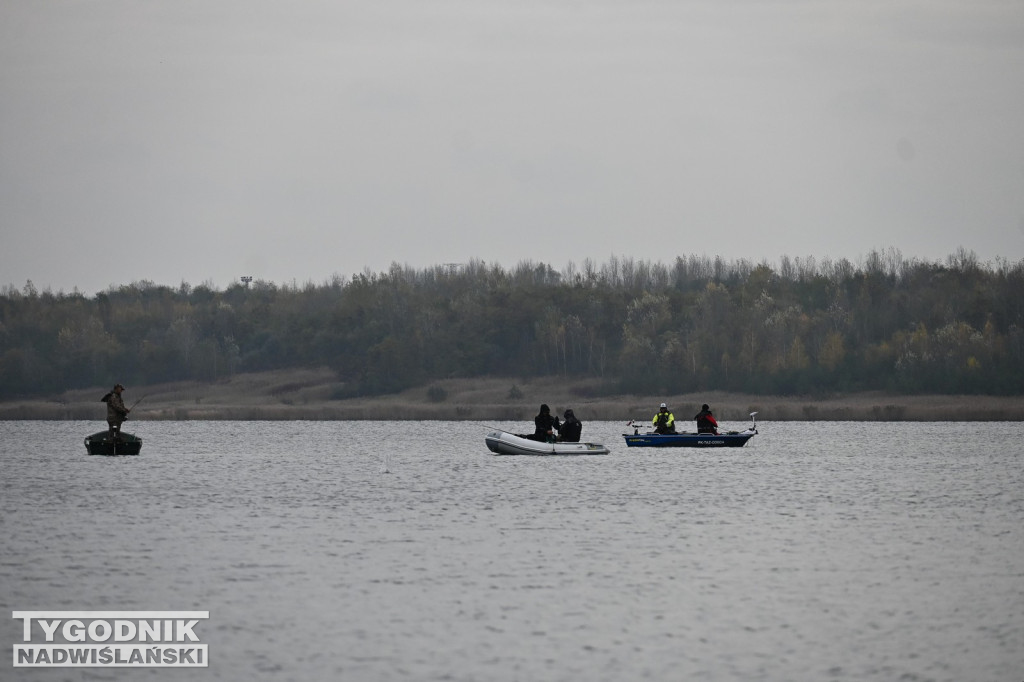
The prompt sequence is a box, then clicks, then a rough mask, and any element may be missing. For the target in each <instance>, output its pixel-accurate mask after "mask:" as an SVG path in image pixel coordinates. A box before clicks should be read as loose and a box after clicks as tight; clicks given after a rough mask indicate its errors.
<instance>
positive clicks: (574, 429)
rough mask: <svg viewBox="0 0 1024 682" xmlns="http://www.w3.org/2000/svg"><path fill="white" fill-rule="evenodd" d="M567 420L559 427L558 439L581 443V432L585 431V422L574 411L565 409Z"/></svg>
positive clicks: (564, 441)
mask: <svg viewBox="0 0 1024 682" xmlns="http://www.w3.org/2000/svg"><path fill="white" fill-rule="evenodd" d="M564 416H565V421H564V422H562V425H561V426H560V427H559V428H558V440H560V441H562V442H563V443H579V442H580V434H581V433H583V422H581V421H580V420H579V419H577V418H576V415H575V414H574V413H573V411H572V410H571V409H570V410H566V411H565V415H564Z"/></svg>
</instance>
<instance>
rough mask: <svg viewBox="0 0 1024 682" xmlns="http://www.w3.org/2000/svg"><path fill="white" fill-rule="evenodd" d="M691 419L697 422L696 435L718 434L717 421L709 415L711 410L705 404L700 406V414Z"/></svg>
mask: <svg viewBox="0 0 1024 682" xmlns="http://www.w3.org/2000/svg"><path fill="white" fill-rule="evenodd" d="M693 418H694V419H696V420H697V433H714V434H717V433H718V421H717V420H716V419H715V415H713V414H711V408H709V407H708V406H707V403H705V404H703V405H701V406H700V412H698V413H697V414H696V415H694V417H693Z"/></svg>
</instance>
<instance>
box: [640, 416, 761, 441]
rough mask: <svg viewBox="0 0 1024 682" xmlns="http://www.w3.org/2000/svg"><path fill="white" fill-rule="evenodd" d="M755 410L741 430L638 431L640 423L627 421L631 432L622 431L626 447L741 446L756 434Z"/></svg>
mask: <svg viewBox="0 0 1024 682" xmlns="http://www.w3.org/2000/svg"><path fill="white" fill-rule="evenodd" d="M756 415H757V412H751V413H750V421H751V425H750V427H748V428H747V429H744V430H743V431H720V432H719V433H687V432H685V431H683V432H680V433H655V432H653V431H648V432H647V433H640V425H639V424H638V423H637V422H635V421H631V422H629V426H632V427H633V433H631V434H630V433H624V434H622V437H623V438H625V439H626V447H630V448H722V447H725V448H741V447H743V446H744V445H746V444H747V441H748V440H750V439H751V438H753V437H754V436H756V435H757V421H756V420H755V419H754V417H755V416H756Z"/></svg>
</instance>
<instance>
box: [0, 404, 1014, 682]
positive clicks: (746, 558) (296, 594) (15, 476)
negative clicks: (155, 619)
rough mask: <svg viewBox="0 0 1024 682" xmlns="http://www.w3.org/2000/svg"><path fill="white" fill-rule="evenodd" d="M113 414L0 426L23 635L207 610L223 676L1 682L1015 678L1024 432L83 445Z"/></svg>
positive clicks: (160, 439)
mask: <svg viewBox="0 0 1024 682" xmlns="http://www.w3.org/2000/svg"><path fill="white" fill-rule="evenodd" d="M495 425H496V426H499V427H504V428H508V429H510V430H513V431H523V430H525V429H527V428H528V427H527V425H526V424H525V423H511V422H506V423H500V422H499V423H496V424H495ZM101 426H102V425H101V424H99V423H97V422H56V423H54V422H0V466H2V473H0V478H2V482H0V490H2V500H0V510H2V519H0V529H2V539H0V555H2V556H0V607H2V610H3V611H4V612H6V614H7V615H6V616H4V618H3V619H2V620H0V622H3V623H4V626H3V628H2V629H0V632H3V633H4V637H3V641H5V642H7V645H6V646H7V647H10V646H11V645H13V644H14V643H15V642H17V641H19V638H20V634H21V624H20V621H18V622H16V621H14V620H13V619H11V618H10V613H11V611H14V610H44V609H51V610H179V611H182V610H208V611H210V620H209V621H205V622H204V623H203V624H201V625H200V626H199V627H198V628H197V632H198V633H200V634H201V636H202V639H203V641H204V642H205V643H207V644H208V645H209V657H210V666H209V667H208V668H206V669H200V670H192V671H181V670H166V669H144V670H134V671H133V670H117V669H95V668H94V669H89V670H74V669H58V670H54V669H50V670H23V669H19V670H17V671H16V670H14V669H13V668H12V667H11V661H10V658H9V655H8V656H5V657H4V658H6V659H7V660H6V662H5V663H3V664H0V679H31V680H58V679H71V680H94V679H102V680H107V679H109V680H134V679H174V680H185V679H189V680H203V679H217V680H251V679H256V680H262V679H267V680H346V681H359V680H481V681H491V680H493V681H506V680H523V681H530V680H581V681H582V680H586V681H592V680H616V681H618V680H657V681H661V680H779V681H783V680H843V681H849V680H887V681H888V680H950V681H957V682H962V681H964V680H972V681H985V680H991V681H993V682H997V681H998V682H1007V681H1009V682H1019V681H1020V680H1022V679H1024V530H1022V529H1024V474H1022V457H1021V452H1022V445H1021V444H1022V437H1024V424H1020V423H986V424H975V423H971V424H948V423H941V424H861V423H822V422H816V423H772V422H767V423H763V424H761V434H760V435H759V436H757V437H755V438H754V439H753V440H752V441H751V442H750V443H749V444H748V445H747V446H746V447H744V448H742V449H731V448H730V449H719V450H686V449H676V450H654V449H638V448H629V449H627V448H626V447H625V446H624V444H623V442H622V437H621V434H622V432H623V428H622V425H621V424H618V423H587V424H586V427H585V430H584V440H592V441H599V442H604V443H606V444H608V445H610V446H611V450H612V452H611V454H609V455H605V456H589V457H508V456H495V455H492V454H490V453H489V452H488V451H487V449H486V447H485V445H484V436H485V435H486V433H487V432H488V430H489V429H488V425H484V424H476V423H467V422H408V423H403V424H401V425H400V426H399V427H398V428H397V429H395V428H394V427H393V426H391V425H388V424H384V423H379V422H140V423H135V424H133V425H132V430H133V431H134V432H135V433H136V434H137V435H139V436H140V437H142V438H143V439H144V446H143V449H142V454H141V455H140V456H139V457H120V458H114V457H89V456H87V455H86V454H85V448H84V446H83V445H82V438H83V437H84V436H85V435H86V434H88V433H91V432H94V431H97V430H99V428H100V427H101ZM730 426H740V424H735V425H730ZM6 650H7V651H8V652H10V651H11V649H10V648H7V649H6Z"/></svg>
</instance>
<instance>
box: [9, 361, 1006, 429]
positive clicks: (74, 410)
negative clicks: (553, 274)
mask: <svg viewBox="0 0 1024 682" xmlns="http://www.w3.org/2000/svg"><path fill="white" fill-rule="evenodd" d="M339 386H341V384H339V383H338V382H337V381H336V379H335V378H334V376H333V374H331V373H330V372H329V371H327V370H296V371H289V372H266V373H258V374H239V375H236V376H235V377H232V378H231V379H230V380H227V381H222V382H218V383H214V384H203V383H199V382H177V383H172V384H160V385H154V386H129V387H128V390H127V391H126V392H125V404H126V405H129V406H131V405H132V404H133V403H135V401H137V400H139V399H140V398H143V400H142V402H140V403H139V404H138V405H137V406H136V407H135V409H134V410H133V412H132V415H131V416H132V419H133V420H137V421H145V420H314V421H320V420H360V419H371V420H376V419H391V420H457V421H458V420H464V421H472V420H488V419H490V420H509V421H530V420H532V418H533V416H534V415H535V414H536V413H537V408H538V407H539V405H540V404H541V403H547V404H548V405H550V406H551V407H552V410H554V411H557V413H559V414H560V413H561V412H562V411H563V410H564V409H565V408H567V407H571V408H573V410H575V412H576V414H577V415H578V416H579V417H580V419H583V420H584V421H586V420H597V421H615V420H623V421H625V420H629V419H650V418H651V415H653V414H654V413H655V412H657V408H658V405H659V404H660V403H661V402H662V401H664V402H666V403H668V405H669V407H670V408H671V409H672V410H673V411H674V412H675V414H676V418H677V419H679V420H681V421H682V420H688V419H689V418H690V417H691V416H692V415H693V414H694V413H696V412H697V411H698V410H699V409H700V405H701V403H705V402H706V403H709V404H710V405H711V407H712V409H713V410H714V412H715V414H716V415H717V416H718V418H719V420H720V421H722V420H724V421H730V422H735V421H740V422H743V421H747V420H749V414H750V412H755V411H756V412H758V413H759V414H758V420H763V421H1021V420H1024V397H1020V396H1012V397H1003V396H974V395H971V396H963V395H924V396H905V395H889V394H884V393H858V394H849V395H837V396H826V397H816V396H771V395H747V394H737V393H724V392H709V393H700V394H698V393H690V394H677V395H670V396H637V395H618V396H605V395H596V393H597V390H596V383H595V382H587V381H582V382H568V383H567V382H563V381H560V380H558V379H552V378H545V379H535V380H530V381H522V380H515V379H510V378H501V377H497V378H494V377H489V378H482V379H451V380H445V381H439V382H436V383H434V384H432V385H431V386H429V387H421V388H416V389H411V390H408V391H404V392H402V393H398V394H394V395H387V396H378V397H372V398H357V399H345V400H335V399H332V396H333V395H337V392H338V389H339ZM107 390H109V389H108V388H106V387H103V388H99V387H98V388H95V389H87V390H77V391H68V392H66V393H64V394H61V395H59V396H54V397H51V398H47V399H38V400H24V401H13V402H3V403H0V419H3V420H97V421H100V422H102V421H103V420H104V418H105V414H106V412H105V406H104V405H103V403H101V402H100V400H99V399H100V397H101V396H102V395H103V393H105V392H106V391H107Z"/></svg>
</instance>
